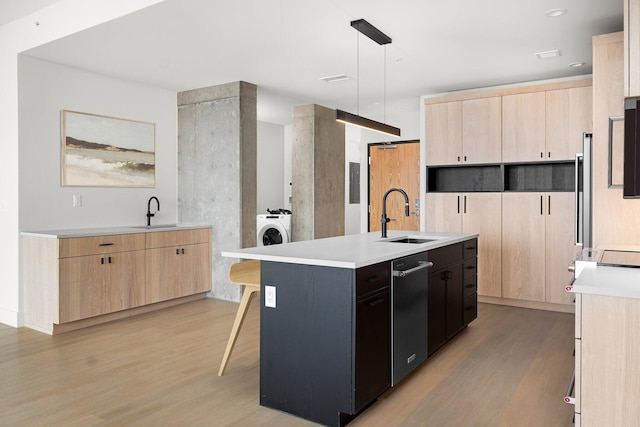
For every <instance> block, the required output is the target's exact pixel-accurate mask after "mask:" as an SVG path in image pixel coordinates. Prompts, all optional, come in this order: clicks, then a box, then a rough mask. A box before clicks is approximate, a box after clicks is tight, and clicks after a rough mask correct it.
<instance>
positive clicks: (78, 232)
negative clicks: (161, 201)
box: [20, 224, 211, 239]
mask: <svg viewBox="0 0 640 427" xmlns="http://www.w3.org/2000/svg"><path fill="white" fill-rule="evenodd" d="M198 228H211V225H202V224H200V225H198V224H178V225H152V226H151V227H145V226H131V227H103V228H78V229H70V230H46V231H23V232H22V233H20V234H21V235H23V236H30V237H44V238H51V239H66V238H71V237H91V236H107V235H113V234H135V233H149V232H156V231H180V230H189V229H198Z"/></svg>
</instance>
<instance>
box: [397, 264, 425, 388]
mask: <svg viewBox="0 0 640 427" xmlns="http://www.w3.org/2000/svg"><path fill="white" fill-rule="evenodd" d="M432 265H433V264H432V263H430V262H429V261H428V259H427V252H421V253H419V254H415V255H411V256H408V257H405V258H400V259H397V260H395V261H393V262H392V269H393V280H392V281H391V305H392V310H393V311H392V316H391V346H392V351H391V366H392V370H391V385H392V386H394V385H396V384H397V383H398V382H399V381H400V380H401V379H402V378H404V377H405V376H406V375H407V374H409V373H410V372H411V371H413V370H414V369H415V368H417V367H418V366H419V365H420V364H421V363H422V362H424V361H425V360H426V359H427V295H428V288H427V280H428V277H429V273H428V268H429V267H431V266H432Z"/></svg>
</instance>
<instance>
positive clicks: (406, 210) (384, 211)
mask: <svg viewBox="0 0 640 427" xmlns="http://www.w3.org/2000/svg"><path fill="white" fill-rule="evenodd" d="M393 191H398V192H399V193H402V195H403V196H404V214H405V216H409V196H407V193H405V191H404V190H402V189H401V188H390V189H389V190H387V192H386V193H384V196H383V197H382V218H381V219H380V222H381V223H382V237H387V223H388V222H389V221H391V219H390V218H387V196H388V195H389V193H391V192H393Z"/></svg>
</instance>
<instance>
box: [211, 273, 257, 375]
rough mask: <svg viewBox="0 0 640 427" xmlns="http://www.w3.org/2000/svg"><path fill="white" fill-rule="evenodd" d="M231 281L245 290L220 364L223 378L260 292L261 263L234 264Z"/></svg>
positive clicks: (230, 274)
mask: <svg viewBox="0 0 640 427" xmlns="http://www.w3.org/2000/svg"><path fill="white" fill-rule="evenodd" d="M229 280H230V281H231V283H235V284H238V285H244V286H245V288H244V292H243V293H242V300H241V301H240V307H238V312H237V313H236V320H235V321H234V322H233V327H232V328H231V335H230V336H229V341H228V342H227V348H226V350H225V351H224V356H223V357H222V363H221V364H220V370H219V371H218V376H219V377H220V376H222V374H223V373H224V368H226V366H227V362H229V356H231V352H232V351H233V346H234V345H235V344H236V339H237V338H238V333H239V332H240V327H242V322H244V317H245V315H246V314H247V309H248V308H249V304H250V303H251V297H252V296H253V294H254V293H255V292H258V291H259V290H260V261H259V260H251V261H243V262H237V263H235V264H232V265H231V267H229Z"/></svg>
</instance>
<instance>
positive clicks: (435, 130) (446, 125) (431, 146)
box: [425, 101, 462, 165]
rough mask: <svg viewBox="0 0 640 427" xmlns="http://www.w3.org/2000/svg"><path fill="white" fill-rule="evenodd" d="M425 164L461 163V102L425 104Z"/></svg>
mask: <svg viewBox="0 0 640 427" xmlns="http://www.w3.org/2000/svg"><path fill="white" fill-rule="evenodd" d="M425 127H426V135H427V142H426V144H427V165H451V164H458V163H462V102H460V101H457V102H443V103H440V104H430V105H427V106H426V120H425Z"/></svg>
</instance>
